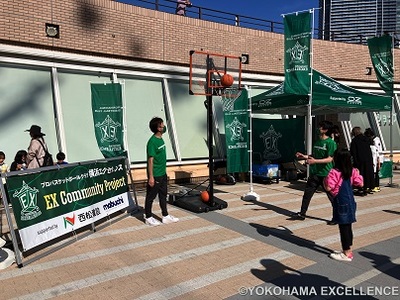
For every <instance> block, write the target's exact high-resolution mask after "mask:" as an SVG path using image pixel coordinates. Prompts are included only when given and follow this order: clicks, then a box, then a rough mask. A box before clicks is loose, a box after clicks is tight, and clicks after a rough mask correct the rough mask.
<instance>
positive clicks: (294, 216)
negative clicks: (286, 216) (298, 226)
mask: <svg viewBox="0 0 400 300" xmlns="http://www.w3.org/2000/svg"><path fill="white" fill-rule="evenodd" d="M290 217H291V218H292V219H294V220H300V221H304V220H305V219H306V215H304V214H302V213H300V212H297V213H292V214H291V215H290Z"/></svg>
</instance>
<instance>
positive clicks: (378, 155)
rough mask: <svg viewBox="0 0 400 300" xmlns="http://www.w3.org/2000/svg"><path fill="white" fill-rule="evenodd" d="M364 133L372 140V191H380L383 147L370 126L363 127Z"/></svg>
mask: <svg viewBox="0 0 400 300" xmlns="http://www.w3.org/2000/svg"><path fill="white" fill-rule="evenodd" d="M364 135H365V136H366V137H368V138H370V139H371V140H372V143H371V146H370V147H371V151H372V161H373V164H374V189H373V190H372V191H373V192H380V191H381V188H380V187H379V170H380V169H381V166H382V163H383V149H382V142H381V139H380V138H379V136H376V135H375V132H374V131H373V130H372V129H371V128H367V129H365V132H364Z"/></svg>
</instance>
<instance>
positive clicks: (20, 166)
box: [10, 150, 28, 171]
mask: <svg viewBox="0 0 400 300" xmlns="http://www.w3.org/2000/svg"><path fill="white" fill-rule="evenodd" d="M27 155H28V152H26V151H25V150H19V151H18V152H17V153H16V154H15V157H14V161H13V162H12V163H11V166H10V171H20V170H25V169H26V164H25V160H26V156H27Z"/></svg>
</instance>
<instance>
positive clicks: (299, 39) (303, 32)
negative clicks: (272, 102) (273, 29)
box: [283, 12, 311, 95]
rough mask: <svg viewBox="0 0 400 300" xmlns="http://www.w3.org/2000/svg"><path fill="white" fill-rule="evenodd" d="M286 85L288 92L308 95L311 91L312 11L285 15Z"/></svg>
mask: <svg viewBox="0 0 400 300" xmlns="http://www.w3.org/2000/svg"><path fill="white" fill-rule="evenodd" d="M283 20H284V26H285V49H284V51H285V53H284V58H285V59H284V60H285V85H284V89H285V92H286V93H291V94H297V95H308V94H309V92H310V85H311V80H310V73H311V72H310V71H311V70H310V51H311V49H310V48H311V13H310V12H304V13H299V14H291V15H285V16H284V18H283Z"/></svg>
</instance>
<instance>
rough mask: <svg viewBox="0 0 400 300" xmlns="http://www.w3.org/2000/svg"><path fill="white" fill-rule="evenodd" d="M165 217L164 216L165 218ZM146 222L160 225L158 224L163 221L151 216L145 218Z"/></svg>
mask: <svg viewBox="0 0 400 300" xmlns="http://www.w3.org/2000/svg"><path fill="white" fill-rule="evenodd" d="M163 219H164V218H163ZM145 220H146V221H145V223H146V224H147V225H150V226H158V225H161V222H160V221H158V220H156V219H154V218H153V217H150V218H145Z"/></svg>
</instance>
